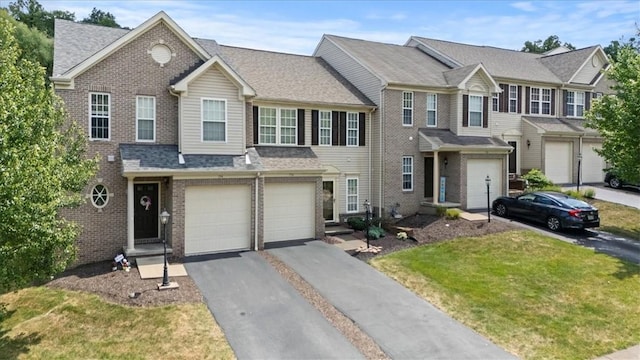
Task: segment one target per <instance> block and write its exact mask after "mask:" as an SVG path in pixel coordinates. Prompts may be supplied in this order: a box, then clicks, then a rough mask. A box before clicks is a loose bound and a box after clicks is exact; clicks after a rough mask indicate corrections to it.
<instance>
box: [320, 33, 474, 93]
mask: <svg viewBox="0 0 640 360" xmlns="http://www.w3.org/2000/svg"><path fill="white" fill-rule="evenodd" d="M325 38H327V39H329V40H331V41H332V42H334V43H335V44H337V45H338V46H339V47H341V48H342V49H344V50H345V51H347V52H348V53H349V54H351V55H352V56H354V57H356V58H357V59H358V60H359V61H360V62H361V63H362V64H363V65H364V66H365V67H367V68H369V69H370V70H371V71H373V72H374V73H375V75H377V76H378V77H379V78H381V79H382V80H383V81H384V82H386V83H391V84H403V85H417V86H434V87H447V86H448V85H449V83H448V82H447V80H446V79H445V77H444V75H443V72H444V71H447V70H449V67H447V66H445V65H444V64H442V63H441V62H439V61H437V60H435V59H433V58H432V57H429V56H425V54H424V53H422V52H421V51H420V50H418V49H416V48H414V47H408V46H401V45H393V44H385V43H380V42H374V41H367V40H360V39H351V38H346V37H341V36H336V35H325ZM477 62H478V61H476V62H475V63H477Z"/></svg>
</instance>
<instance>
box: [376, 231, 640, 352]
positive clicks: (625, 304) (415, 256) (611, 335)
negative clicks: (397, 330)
mask: <svg viewBox="0 0 640 360" xmlns="http://www.w3.org/2000/svg"><path fill="white" fill-rule="evenodd" d="M371 263H372V265H373V266H374V267H376V268H377V269H379V270H381V271H383V272H384V273H386V274H387V275H389V276H391V277H392V278H394V279H396V280H397V281H399V282H400V283H402V284H404V285H405V286H406V287H408V288H409V289H411V290H412V291H414V292H415V293H417V294H418V295H420V296H422V297H423V298H425V299H426V300H428V301H429V302H431V303H432V304H434V305H436V306H437V307H439V308H440V309H442V310H444V311H445V312H447V313H448V314H450V315H451V316H453V317H454V318H456V319H458V320H459V321H461V322H463V323H464V324H466V325H468V326H470V327H472V328H474V329H475V330H476V331H478V332H479V333H481V334H483V335H485V336H486V337H488V338H490V339H491V340H492V341H493V342H495V343H496V344H498V345H500V346H502V347H504V348H505V349H506V350H507V351H509V352H511V353H513V354H515V355H517V356H518V357H521V358H525V359H550V358H553V359H591V358H594V357H597V356H600V355H604V354H608V353H611V352H613V351H616V350H620V349H625V348H627V347H630V346H632V345H636V344H638V343H640V306H639V305H638V299H639V298H638V296H639V294H640V275H639V273H640V267H639V266H638V265H634V264H631V263H626V262H623V261H621V260H617V259H614V258H611V257H609V256H607V255H603V254H596V253H594V252H593V250H590V249H585V248H582V247H579V246H576V245H572V244H568V243H564V242H561V241H558V240H555V239H552V238H549V237H545V236H543V235H540V234H538V233H535V232H532V231H525V230H518V231H510V232H505V233H498V234H491V235H487V236H483V237H476V238H459V239H456V240H453V241H446V242H441V243H436V244H432V245H427V246H421V247H417V248H412V249H408V250H404V251H399V252H396V253H393V254H389V255H386V256H384V257H380V258H377V259H374V260H372V261H371Z"/></svg>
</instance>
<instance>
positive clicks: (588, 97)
mask: <svg viewBox="0 0 640 360" xmlns="http://www.w3.org/2000/svg"><path fill="white" fill-rule="evenodd" d="M584 109H585V111H588V110H589V109H591V93H590V92H585V93H584Z"/></svg>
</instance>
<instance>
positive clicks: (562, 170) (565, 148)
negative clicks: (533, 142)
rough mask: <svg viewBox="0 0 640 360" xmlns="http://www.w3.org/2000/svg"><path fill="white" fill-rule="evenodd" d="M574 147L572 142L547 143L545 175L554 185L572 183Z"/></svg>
mask: <svg viewBox="0 0 640 360" xmlns="http://www.w3.org/2000/svg"><path fill="white" fill-rule="evenodd" d="M571 154H572V146H571V143H570V142H546V143H545V151H544V174H545V176H546V177H547V178H549V179H550V180H551V181H553V183H554V184H569V183H571V182H572V181H571V174H572V161H571Z"/></svg>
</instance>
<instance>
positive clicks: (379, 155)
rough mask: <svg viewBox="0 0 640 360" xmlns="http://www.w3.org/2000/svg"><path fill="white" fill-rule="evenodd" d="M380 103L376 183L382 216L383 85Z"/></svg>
mask: <svg viewBox="0 0 640 360" xmlns="http://www.w3.org/2000/svg"><path fill="white" fill-rule="evenodd" d="M380 105H382V106H379V108H380V109H383V110H382V111H380V121H379V126H380V131H378V137H379V139H378V140H379V147H378V151H379V153H378V161H379V162H380V164H379V166H378V173H379V174H380V176H379V178H378V179H379V184H378V202H379V205H378V206H379V210H378V211H379V212H380V213H379V214H378V216H379V217H383V215H384V214H383V213H382V208H383V207H384V206H383V205H384V201H383V199H382V186H383V184H384V180H383V179H382V174H383V173H384V168H383V163H384V161H383V160H382V159H383V154H384V149H383V148H382V144H383V141H382V131H383V129H384V126H383V124H384V120H385V119H384V114H385V112H386V110H385V107H384V87H382V88H380Z"/></svg>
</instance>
